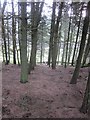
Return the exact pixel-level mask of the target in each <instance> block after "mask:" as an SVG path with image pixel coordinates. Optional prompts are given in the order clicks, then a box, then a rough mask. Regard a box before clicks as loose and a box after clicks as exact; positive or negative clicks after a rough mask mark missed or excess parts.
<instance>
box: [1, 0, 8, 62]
mask: <svg viewBox="0 0 90 120" xmlns="http://www.w3.org/2000/svg"><path fill="white" fill-rule="evenodd" d="M5 7H6V2H5V1H4V3H3V8H2V38H3V41H4V48H5V59H6V63H7V61H8V56H7V44H6V37H5V27H4V10H5Z"/></svg>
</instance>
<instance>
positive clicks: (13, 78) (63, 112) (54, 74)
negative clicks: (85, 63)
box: [2, 64, 88, 118]
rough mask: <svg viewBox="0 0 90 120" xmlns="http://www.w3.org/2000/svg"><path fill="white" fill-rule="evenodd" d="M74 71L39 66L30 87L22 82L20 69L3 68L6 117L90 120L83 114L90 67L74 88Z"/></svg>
mask: <svg viewBox="0 0 90 120" xmlns="http://www.w3.org/2000/svg"><path fill="white" fill-rule="evenodd" d="M73 72H74V68H72V67H67V68H66V69H65V68H64V67H62V66H58V67H57V69H55V70H52V69H51V68H49V67H48V66H47V65H37V66H36V68H35V70H34V71H32V73H31V74H30V75H29V77H28V82H27V83H26V84H22V83H20V81H19V80H20V67H19V66H18V65H12V64H10V65H6V66H5V65H3V68H2V117H3V118H27V117H29V118H87V117H88V116H87V115H86V114H82V113H80V112H79V108H80V106H81V104H82V100H83V95H84V91H85V87H86V82H87V76H88V68H81V70H80V75H79V78H78V83H77V84H76V85H71V84H69V83H70V80H71V77H72V74H73Z"/></svg>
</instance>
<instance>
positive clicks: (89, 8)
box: [70, 2, 90, 84]
mask: <svg viewBox="0 0 90 120" xmlns="http://www.w3.org/2000/svg"><path fill="white" fill-rule="evenodd" d="M89 21H90V2H88V4H87V11H86V17H85V19H84V24H83V30H82V38H81V44H80V50H79V55H78V58H77V63H76V67H75V70H74V74H73V76H72V79H71V82H70V83H71V84H76V83H77V78H78V75H79V70H80V67H81V60H82V55H83V52H84V47H85V41H86V35H87V31H88V26H89Z"/></svg>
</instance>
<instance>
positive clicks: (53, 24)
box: [48, 2, 56, 67]
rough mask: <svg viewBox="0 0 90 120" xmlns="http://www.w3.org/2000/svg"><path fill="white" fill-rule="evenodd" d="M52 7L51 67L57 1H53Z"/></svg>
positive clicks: (49, 58) (49, 60)
mask: <svg viewBox="0 0 90 120" xmlns="http://www.w3.org/2000/svg"><path fill="white" fill-rule="evenodd" d="M52 9H53V10H52V20H51V31H50V40H49V54H48V65H49V67H50V62H51V58H52V47H53V37H54V27H55V9H56V2H53V7H52Z"/></svg>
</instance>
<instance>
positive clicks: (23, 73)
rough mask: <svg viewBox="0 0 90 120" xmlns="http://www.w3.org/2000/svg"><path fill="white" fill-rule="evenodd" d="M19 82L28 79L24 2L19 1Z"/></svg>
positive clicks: (24, 81)
mask: <svg viewBox="0 0 90 120" xmlns="http://www.w3.org/2000/svg"><path fill="white" fill-rule="evenodd" d="M20 4H21V18H22V19H21V79H20V82H21V83H26V82H27V80H28V64H27V19H26V18H27V13H26V6H27V3H26V2H21V3H20Z"/></svg>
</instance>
